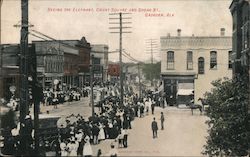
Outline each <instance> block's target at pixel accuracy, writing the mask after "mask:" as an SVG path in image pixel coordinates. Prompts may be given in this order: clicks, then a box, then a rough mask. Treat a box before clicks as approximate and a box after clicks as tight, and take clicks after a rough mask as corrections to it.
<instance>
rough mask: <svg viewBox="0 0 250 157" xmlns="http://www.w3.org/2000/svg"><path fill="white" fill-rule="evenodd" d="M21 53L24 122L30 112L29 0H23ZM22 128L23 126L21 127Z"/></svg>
mask: <svg viewBox="0 0 250 157" xmlns="http://www.w3.org/2000/svg"><path fill="white" fill-rule="evenodd" d="M21 11H22V21H21V41H20V48H21V55H20V67H19V69H20V122H21V123H23V122H24V119H25V116H26V114H27V113H28V105H29V104H28V103H29V90H28V60H27V59H28V53H29V52H28V32H29V30H28V27H29V26H28V0H22V1H21ZM21 128H22V127H21ZM21 133H22V131H21Z"/></svg>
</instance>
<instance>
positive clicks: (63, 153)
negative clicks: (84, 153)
mask: <svg viewBox="0 0 250 157" xmlns="http://www.w3.org/2000/svg"><path fill="white" fill-rule="evenodd" d="M60 148H61V156H67V155H68V151H67V144H66V141H65V140H64V141H62V142H61V143H60Z"/></svg>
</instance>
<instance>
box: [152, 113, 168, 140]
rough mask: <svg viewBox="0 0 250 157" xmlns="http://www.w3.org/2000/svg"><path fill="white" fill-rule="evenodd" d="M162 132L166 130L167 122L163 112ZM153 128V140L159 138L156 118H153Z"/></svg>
mask: <svg viewBox="0 0 250 157" xmlns="http://www.w3.org/2000/svg"><path fill="white" fill-rule="evenodd" d="M160 120H161V130H164V121H165V117H164V115H163V112H161V118H160ZM151 128H152V131H153V138H157V137H158V136H157V131H158V124H157V122H156V120H155V117H154V118H153V122H152V123H151Z"/></svg>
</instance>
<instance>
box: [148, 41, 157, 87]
mask: <svg viewBox="0 0 250 157" xmlns="http://www.w3.org/2000/svg"><path fill="white" fill-rule="evenodd" d="M146 44H148V45H149V46H150V47H147V52H149V53H150V54H151V57H150V59H151V67H150V81H151V86H153V74H152V73H153V64H154V56H153V54H154V53H157V52H156V50H157V49H158V44H157V39H148V40H146Z"/></svg>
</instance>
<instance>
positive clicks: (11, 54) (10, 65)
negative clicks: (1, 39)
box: [0, 44, 20, 99]
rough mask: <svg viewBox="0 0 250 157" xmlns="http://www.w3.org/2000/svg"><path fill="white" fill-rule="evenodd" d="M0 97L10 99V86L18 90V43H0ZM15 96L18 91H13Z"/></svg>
mask: <svg viewBox="0 0 250 157" xmlns="http://www.w3.org/2000/svg"><path fill="white" fill-rule="evenodd" d="M0 52H1V53H0V61H1V66H0V68H1V69H0V70H1V71H0V75H1V79H0V98H5V99H10V97H11V95H12V94H11V92H10V90H9V88H10V87H11V86H15V87H16V91H18V90H19V88H18V87H19V60H18V57H17V56H18V54H19V53H20V48H19V45H18V44H15V45H14V44H2V45H0ZM15 94H16V96H18V95H19V92H15Z"/></svg>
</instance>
